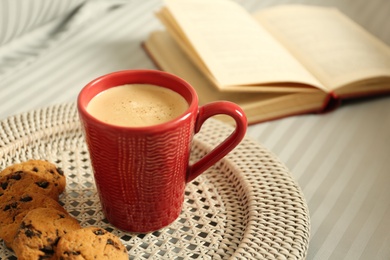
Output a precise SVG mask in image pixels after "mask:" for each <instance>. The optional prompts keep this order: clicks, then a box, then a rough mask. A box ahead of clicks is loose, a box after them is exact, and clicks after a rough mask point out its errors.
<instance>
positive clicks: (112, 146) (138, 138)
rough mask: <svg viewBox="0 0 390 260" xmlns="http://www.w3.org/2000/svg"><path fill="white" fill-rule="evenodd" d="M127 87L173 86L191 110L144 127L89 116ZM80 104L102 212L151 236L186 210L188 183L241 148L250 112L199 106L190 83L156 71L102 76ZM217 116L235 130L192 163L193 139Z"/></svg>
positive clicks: (86, 90)
mask: <svg viewBox="0 0 390 260" xmlns="http://www.w3.org/2000/svg"><path fill="white" fill-rule="evenodd" d="M126 84H152V85H157V86H160V87H164V88H169V89H171V90H173V91H175V92H177V93H179V94H180V95H181V96H182V97H184V98H185V100H186V101H187V102H188V104H189V107H188V109H187V110H186V111H185V112H184V113H183V114H181V115H180V116H179V117H177V118H175V119H173V120H170V121H168V122H166V123H162V124H158V125H152V126H145V127H124V126H116V125H112V124H107V123H104V122H102V121H100V120H98V119H96V118H95V117H94V116H92V115H90V114H89V113H88V112H87V109H86V108H87V105H88V103H89V101H90V100H91V99H92V98H93V97H95V96H96V95H98V94H99V93H101V92H102V91H104V90H106V89H108V88H111V87H115V86H120V85H126ZM77 105H78V111H79V115H80V120H81V123H82V127H83V130H84V134H85V139H86V142H87V145H88V150H89V153H90V158H91V163H92V168H93V171H94V178H95V182H96V186H97V190H98V193H99V198H100V201H101V205H102V208H103V213H104V215H105V217H106V218H107V220H108V221H109V222H110V223H111V224H113V225H114V226H116V227H117V228H119V229H121V230H125V231H129V232H137V233H145V232H150V231H154V230H158V229H160V228H162V227H164V226H167V225H169V224H170V223H172V222H173V221H174V220H175V219H176V218H177V217H178V216H179V214H180V212H181V209H182V204H183V201H184V190H185V186H186V184H187V183H188V182H190V181H192V180H193V179H194V178H196V177H197V176H198V175H200V174H201V173H202V172H204V171H205V170H206V169H207V168H209V167H210V166H212V165H213V164H215V163H216V162H217V161H218V160H220V159H221V158H222V157H224V156H225V155H226V154H227V153H228V152H229V151H231V150H232V149H233V148H234V147H235V146H237V144H239V142H240V141H241V140H242V138H243V137H244V135H245V132H246V128H247V119H246V117H245V114H244V112H243V111H242V109H241V108H240V107H239V106H237V105H236V104H234V103H231V102H226V101H218V102H214V103H210V104H207V105H205V106H201V107H198V97H197V94H196V92H195V90H194V89H193V88H192V87H191V85H190V84H189V83H187V82H186V81H184V80H183V79H181V78H179V77H177V76H175V75H172V74H169V73H166V72H162V71H155V70H127V71H119V72H114V73H111V74H108V75H104V76H101V77H99V78H97V79H95V80H93V81H92V82H90V83H88V84H87V85H86V86H85V87H84V88H83V89H82V90H81V92H80V94H79V96H78V104H77ZM217 114H226V115H229V116H231V117H232V118H233V119H234V120H235V122H236V127H235V130H234V131H233V132H232V134H231V135H230V136H229V137H227V138H226V140H224V141H223V142H222V143H221V144H219V145H218V146H217V147H216V148H214V149H213V150H212V151H211V152H210V153H208V154H207V155H205V156H204V157H203V158H201V159H200V160H199V161H198V162H195V163H194V164H192V165H189V156H190V148H191V140H192V137H193V135H194V134H195V133H197V132H198V131H199V130H200V128H201V126H202V124H203V122H204V121H205V120H206V119H208V118H209V117H211V116H214V115H217Z"/></svg>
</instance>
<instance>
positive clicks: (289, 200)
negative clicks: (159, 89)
mask: <svg viewBox="0 0 390 260" xmlns="http://www.w3.org/2000/svg"><path fill="white" fill-rule="evenodd" d="M0 124H1V129H0V170H2V169H3V168H5V167H6V166H8V165H11V164H13V163H17V162H21V161H26V160H28V159H32V158H34V159H46V160H49V161H51V162H53V163H55V164H56V165H57V166H58V167H61V168H62V169H63V170H64V172H65V174H66V177H67V187H66V191H65V193H64V194H63V195H62V196H61V198H60V200H61V202H62V203H63V205H64V207H65V208H66V209H67V210H68V211H69V212H70V214H72V215H73V216H74V217H76V218H77V219H78V220H79V221H80V223H81V225H82V226H90V225H95V226H100V227H103V228H105V229H107V230H109V231H111V232H112V233H114V234H115V235H117V236H119V237H120V238H121V240H122V242H123V243H124V244H125V245H126V248H127V250H128V253H129V259H229V258H238V259H303V258H305V256H306V252H307V248H308V241H309V228H310V221H309V214H308V208H307V204H306V202H305V200H304V198H303V194H302V192H301V190H300V188H299V187H298V185H297V184H296V183H295V182H294V180H293V179H292V178H291V175H290V173H289V171H288V170H287V169H286V167H285V166H284V165H283V164H282V163H281V162H280V161H279V160H278V159H277V158H276V157H275V156H274V155H273V154H271V153H270V152H269V151H267V150H266V149H264V148H263V147H261V145H259V144H256V143H255V142H253V141H251V140H249V139H247V138H245V139H244V141H243V142H242V143H241V144H240V145H239V146H238V147H237V148H236V149H235V150H234V151H232V152H231V153H230V154H229V155H228V156H226V157H225V158H224V159H223V160H221V161H220V162H219V163H217V164H216V165H215V166H213V167H212V168H210V169H209V170H207V171H206V172H205V173H204V174H202V175H201V176H199V177H198V178H197V179H195V180H194V181H193V182H192V183H190V184H188V185H187V188H186V198H185V202H184V206H183V210H182V213H181V215H180V216H179V218H178V219H177V220H176V221H175V222H174V223H172V224H171V225H170V226H168V227H166V228H163V229H161V230H159V231H156V232H152V233H148V234H131V233H125V232H122V231H119V230H117V229H115V228H114V227H113V226H111V225H110V224H109V223H108V222H107V220H106V219H105V218H104V216H103V214H102V212H101V208H100V203H99V200H98V196H97V193H96V188H95V184H94V180H93V174H92V170H91V166H90V161H89V157H88V151H87V148H86V144H85V142H84V138H83V135H82V132H81V130H80V126H79V121H78V115H77V110H76V106H75V105H74V104H61V105H57V106H51V107H47V108H44V109H39V110H35V111H31V112H28V113H25V114H21V115H17V116H13V117H10V118H8V119H6V120H3V121H1V122H0ZM231 131H232V128H231V127H230V126H227V125H226V124H224V123H221V122H219V121H217V120H213V119H210V120H208V121H207V122H206V123H205V125H204V126H203V128H202V130H201V132H200V133H199V134H197V135H196V136H195V139H194V149H193V151H192V155H191V160H197V159H198V158H201V156H203V155H204V154H206V153H207V151H209V150H210V149H211V148H212V147H213V146H214V145H215V144H217V143H219V142H220V141H221V140H223V139H224V138H225V137H226V136H227V135H228V134H230V132H231ZM0 259H16V258H15V257H14V256H13V253H12V252H11V251H10V250H8V249H7V248H6V247H5V246H4V245H3V243H1V244H0Z"/></svg>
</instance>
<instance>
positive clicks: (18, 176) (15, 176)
mask: <svg viewBox="0 0 390 260" xmlns="http://www.w3.org/2000/svg"><path fill="white" fill-rule="evenodd" d="M22 173H23V172H22V171H17V172H14V173H13V174H12V175H11V177H10V179H13V180H17V181H18V180H20V179H21V178H22Z"/></svg>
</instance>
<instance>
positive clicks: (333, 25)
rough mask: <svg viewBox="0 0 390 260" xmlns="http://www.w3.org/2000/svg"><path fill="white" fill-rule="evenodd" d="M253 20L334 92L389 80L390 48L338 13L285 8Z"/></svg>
mask: <svg viewBox="0 0 390 260" xmlns="http://www.w3.org/2000/svg"><path fill="white" fill-rule="evenodd" d="M254 17H255V18H256V19H258V20H259V21H260V22H261V24H262V25H263V26H264V27H265V28H267V29H268V30H269V31H270V32H271V33H272V34H273V35H274V36H275V37H276V38H277V39H278V40H279V41H280V42H282V43H283V44H284V45H285V46H286V47H287V48H288V49H289V50H290V51H291V52H292V53H293V54H294V55H295V56H296V57H297V58H298V59H299V60H300V61H301V62H302V64H304V65H305V66H306V68H307V69H308V70H310V72H311V73H312V74H313V75H315V76H317V78H318V79H319V80H320V81H321V82H322V83H323V84H324V85H326V86H327V87H329V88H330V89H332V90H334V89H337V88H340V87H343V86H346V85H351V84H352V83H353V82H357V81H364V80H366V81H367V79H370V78H375V77H382V78H383V77H389V76H390V51H389V48H388V47H387V46H386V45H385V44H384V43H382V42H380V41H379V40H377V39H376V38H374V37H373V36H372V35H370V34H369V33H368V32H366V31H364V30H363V29H362V28H361V27H359V26H358V25H357V24H355V23H354V22H352V21H351V20H349V19H348V18H347V17H346V16H344V15H343V14H341V13H340V12H339V11H338V10H336V9H332V8H323V7H313V6H304V5H286V6H278V7H274V8H270V9H266V10H264V11H260V12H257V13H256V14H254ZM367 84H369V82H367Z"/></svg>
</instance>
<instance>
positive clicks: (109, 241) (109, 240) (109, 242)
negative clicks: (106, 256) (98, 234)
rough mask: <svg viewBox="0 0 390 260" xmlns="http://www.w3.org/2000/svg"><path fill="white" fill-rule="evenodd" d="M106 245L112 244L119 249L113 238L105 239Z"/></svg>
mask: <svg viewBox="0 0 390 260" xmlns="http://www.w3.org/2000/svg"><path fill="white" fill-rule="evenodd" d="M107 245H112V246H113V247H115V248H116V249H118V250H120V247H119V245H118V243H116V242H115V241H114V240H112V239H111V238H109V239H107Z"/></svg>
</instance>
